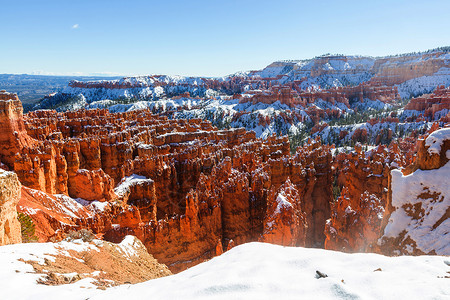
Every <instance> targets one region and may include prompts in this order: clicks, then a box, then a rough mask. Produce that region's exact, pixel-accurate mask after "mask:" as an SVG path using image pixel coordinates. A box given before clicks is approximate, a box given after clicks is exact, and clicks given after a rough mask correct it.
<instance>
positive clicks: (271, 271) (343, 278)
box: [0, 243, 450, 300]
mask: <svg viewBox="0 0 450 300" xmlns="http://www.w3.org/2000/svg"><path fill="white" fill-rule="evenodd" d="M68 247H69V246H68ZM74 247H78V246H74ZM54 251H55V250H54V249H53V247H52V246H51V244H20V245H12V246H2V247H0V262H1V266H2V268H0V291H1V292H0V293H1V295H2V297H3V299H65V300H69V299H87V298H89V299H108V300H110V299H133V300H137V299H183V300H187V299H449V298H450V285H449V284H448V283H449V279H448V278H445V276H449V273H448V272H449V271H450V258H449V257H444V256H418V257H412V256H402V257H386V256H382V255H377V254H346V253H341V252H335V251H328V250H322V249H307V248H296V247H282V246H276V245H271V244H264V243H249V244H244V245H240V246H237V247H235V248H233V249H231V250H230V251H228V252H226V253H224V254H223V255H221V256H219V257H215V258H213V259H211V260H210V261H208V262H205V263H202V264H200V265H197V266H195V267H193V268H191V269H188V270H186V271H184V272H181V273H179V274H176V275H172V276H168V277H164V278H160V279H155V280H151V281H147V282H143V283H140V284H135V285H122V286H118V287H115V288H109V289H108V290H106V291H102V290H98V289H95V288H92V285H90V283H89V280H87V279H84V280H81V281H78V282H76V283H74V284H71V285H64V286H43V285H38V284H36V282H35V281H36V279H37V278H38V277H39V275H36V274H32V273H27V272H31V271H32V267H31V266H29V265H27V264H25V263H22V262H19V261H17V259H18V258H21V257H24V258H25V259H37V257H43V256H44V253H47V252H48V253H53V252H54ZM16 270H18V271H19V272H16ZM316 271H319V272H321V273H324V274H326V275H327V276H328V277H325V278H318V276H317V273H316ZM82 286H84V288H82Z"/></svg>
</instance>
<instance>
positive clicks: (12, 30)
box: [0, 0, 450, 76]
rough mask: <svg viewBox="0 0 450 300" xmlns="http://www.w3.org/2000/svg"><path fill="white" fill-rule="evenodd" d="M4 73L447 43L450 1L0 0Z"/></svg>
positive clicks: (213, 66) (203, 69)
mask: <svg viewBox="0 0 450 300" xmlns="http://www.w3.org/2000/svg"><path fill="white" fill-rule="evenodd" d="M0 7H1V11H2V17H1V22H0V39H1V43H0V73H33V72H35V73H36V72H42V73H44V74H46V73H54V74H83V75H86V74H95V73H114V74H121V75H138V74H141V75H143V74H170V75H177V74H178V75H201V76H223V75H227V74H230V73H234V72H237V71H243V70H253V69H261V68H263V67H264V66H266V65H268V64H269V63H271V62H273V61H276V60H280V59H305V58H311V57H314V56H317V55H321V54H324V53H342V54H360V55H372V56H380V55H388V54H397V53H404V52H412V51H422V50H427V49H430V48H435V47H440V46H448V45H450V32H449V29H450V17H449V16H450V1H449V0H428V1H423V0H422V1H416V0H408V1H406V0H405V1H403V0H391V1H384V0H381V1H376V0H372V1H361V0H358V1H345V0H341V1H320V0H318V1H291V0H277V1H262V0H259V1H256V0H255V1H254V0H241V1H235V0H221V1H215V0H209V1H197V0H191V1H163V0H159V1H131V0H130V1H124V0H122V1H115V0H109V1H95V0H90V1H85V0H76V1H75V0H72V1H66V0H58V1H50V0H40V1H36V0H34V1H21V0H14V1H13V0H9V1H5V0H0Z"/></svg>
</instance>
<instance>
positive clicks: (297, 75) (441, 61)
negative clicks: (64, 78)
mask: <svg viewBox="0 0 450 300" xmlns="http://www.w3.org/2000/svg"><path fill="white" fill-rule="evenodd" d="M449 49H450V48H449V47H441V48H437V49H433V50H429V51H425V52H419V53H408V54H403V55H393V56H386V57H370V56H355V55H349V56H346V55H323V56H318V57H315V58H312V59H306V60H289V61H276V62H273V63H271V64H270V65H268V66H267V67H265V68H264V69H262V70H256V71H246V72H238V73H235V74H231V75H228V76H224V77H215V78H208V77H185V76H167V75H149V76H137V77H123V78H120V79H113V80H94V81H92V80H90V81H82V80H81V81H80V80H73V81H70V83H69V84H68V85H67V86H66V87H65V88H63V89H62V90H61V91H60V92H59V93H58V94H57V95H55V97H56V98H52V97H47V98H46V99H44V100H43V101H42V102H41V104H40V105H38V106H37V107H36V109H39V108H55V107H56V108H58V106H59V104H61V102H64V101H66V100H67V99H68V98H73V97H78V98H80V99H81V100H80V99H75V100H73V99H71V100H72V102H73V101H75V102H77V101H81V102H85V104H89V103H92V102H94V101H99V100H105V99H110V100H118V99H122V100H130V99H131V100H133V99H134V100H133V101H136V100H157V99H161V98H170V97H174V96H179V95H182V94H185V93H189V95H190V96H198V97H206V98H210V97H217V96H219V95H222V96H231V95H234V94H245V93H247V92H249V91H254V90H261V89H267V88H269V87H271V86H274V85H291V88H293V89H297V90H298V91H301V90H306V91H309V90H315V91H320V90H324V89H330V88H338V87H346V86H357V85H360V84H363V83H367V84H370V85H377V86H380V85H381V86H392V87H397V89H398V92H399V94H400V96H401V97H402V98H410V97H413V96H418V95H421V94H424V93H430V92H432V91H433V90H434V89H435V88H436V87H437V86H440V85H445V86H448V85H449V84H450V50H449ZM69 102H70V101H69ZM79 106H82V105H78V106H77V107H79Z"/></svg>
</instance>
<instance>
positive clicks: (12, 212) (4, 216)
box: [0, 169, 22, 246]
mask: <svg viewBox="0 0 450 300" xmlns="http://www.w3.org/2000/svg"><path fill="white" fill-rule="evenodd" d="M20 186H21V185H20V182H19V180H18V179H17V175H16V174H14V173H13V172H7V171H4V170H2V169H0V246H1V245H8V244H15V243H20V242H22V235H21V231H20V223H19V220H18V219H17V209H16V205H17V203H18V202H19V199H20Z"/></svg>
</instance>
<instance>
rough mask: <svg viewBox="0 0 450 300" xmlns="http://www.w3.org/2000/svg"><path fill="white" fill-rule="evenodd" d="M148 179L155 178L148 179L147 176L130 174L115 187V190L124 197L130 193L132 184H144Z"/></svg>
mask: <svg viewBox="0 0 450 300" xmlns="http://www.w3.org/2000/svg"><path fill="white" fill-rule="evenodd" d="M148 181H153V180H151V179H147V178H146V177H145V176H141V175H136V174H132V175H130V176H127V177H124V178H123V179H122V181H120V183H119V184H118V185H117V187H116V188H115V189H114V192H115V193H116V194H117V196H119V197H123V196H124V195H126V194H128V193H130V186H132V185H135V184H142V183H145V182H148Z"/></svg>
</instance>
